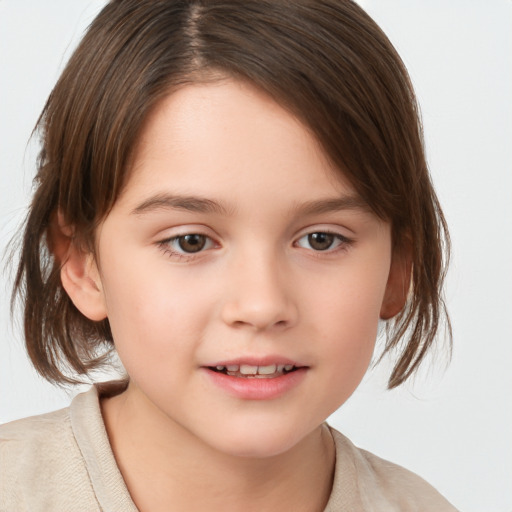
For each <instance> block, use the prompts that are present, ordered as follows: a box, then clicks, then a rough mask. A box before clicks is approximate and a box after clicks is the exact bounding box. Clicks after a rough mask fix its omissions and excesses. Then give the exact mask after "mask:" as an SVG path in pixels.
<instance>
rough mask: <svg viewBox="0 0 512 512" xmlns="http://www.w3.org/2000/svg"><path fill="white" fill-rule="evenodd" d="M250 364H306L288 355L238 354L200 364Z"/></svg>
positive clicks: (298, 366)
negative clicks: (229, 357)
mask: <svg viewBox="0 0 512 512" xmlns="http://www.w3.org/2000/svg"><path fill="white" fill-rule="evenodd" d="M243 364H246V365H250V366H270V365H272V364H275V365H293V366H295V367H296V368H303V367H305V366H307V365H305V364H302V363H299V362H298V361H295V360H293V359H290V358H288V357H283V356H278V355H276V356H273V355H269V356H265V357H255V356H246V357H244V356H240V357H236V358H233V359H221V360H219V361H215V362H213V363H211V364H210V363H208V364H205V365H202V366H203V367H213V368H215V367H216V366H235V365H238V366H240V365H243Z"/></svg>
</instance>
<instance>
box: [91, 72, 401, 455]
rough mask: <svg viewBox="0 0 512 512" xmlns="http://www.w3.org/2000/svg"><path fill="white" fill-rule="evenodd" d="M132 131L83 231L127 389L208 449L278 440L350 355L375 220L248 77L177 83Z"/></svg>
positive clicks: (368, 329) (319, 410)
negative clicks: (110, 198) (104, 203)
mask: <svg viewBox="0 0 512 512" xmlns="http://www.w3.org/2000/svg"><path fill="white" fill-rule="evenodd" d="M139 142H140V143H139V145H138V147H137V151H136V154H135V157H134V162H133V168H132V169H131V173H130V177H129V180H128V182H127V184H126V187H125V188H124V191H123V192H122V194H121V196H120V198H119V199H118V201H117V202H116V204H115V206H114V208H113V209H112V211H111V212H110V214H109V215H108V216H107V218H106V219H105V221H104V222H103V224H102V225H101V227H100V228H99V230H98V235H97V246H98V259H97V265H98V289H99V293H100V294H101V304H102V305H101V307H102V308H104V315H106V316H108V319H109V322H110V325H111V329H112V333H113V337H114V341H115V345H116V348H117V351H118V353H119V356H120V359H121V361H122V362H123V364H124V366H125V368H126V370H127V372H128V374H129V375H130V378H131V383H130V387H129V389H128V391H127V393H132V395H133V397H134V399H135V400H139V402H140V405H141V407H143V408H144V410H145V411H146V412H147V411H153V412H154V414H155V417H156V416H157V415H158V417H159V418H160V419H161V420H162V421H164V422H168V424H169V426H171V425H172V426H173V428H178V429H181V430H182V431H183V432H187V433H188V434H191V435H193V436H195V437H196V438H197V439H199V440H200V441H201V442H204V443H206V444H207V445H209V446H211V447H213V448H215V449H218V450H221V451H222V452H225V453H229V454H234V455H243V456H257V457H265V456H271V455H276V454H279V453H282V452H284V451H286V450H288V449H290V448H291V447H293V446H294V445H296V444H297V443H299V442H300V441H301V440H302V439H304V438H305V437H306V436H308V435H309V434H311V433H312V432H314V431H315V430H316V429H318V427H319V425H320V424H321V423H322V422H323V421H324V420H325V419H326V418H327V417H328V416H329V415H330V414H331V413H332V412H334V411H335V410H336V409H337V408H338V407H339V406H340V405H341V404H343V403H344V402H345V401H346V400H347V398H348V397H349V396H350V395H351V393H352V392H353V391H354V389H355V388H356V387H357V385H358V384H359V382H360V381H361V379H362V377H363V375H364V373H365V371H366V369H367V366H368V364H369V361H370V359H371V356H372V352H373V348H374V342H375V338H376V332H377V323H378V319H379V316H380V314H381V311H382V308H383V303H385V301H386V296H387V294H388V293H389V290H388V288H389V285H388V286H387V283H388V278H389V275H390V268H392V264H391V263H392V262H391V237H390V228H389V226H388V225H387V224H386V223H384V222H382V221H380V220H378V219H377V218H376V217H375V216H374V215H373V214H372V213H371V212H370V211H369V209H368V208H367V207H365V204H364V203H363V202H362V201H361V200H360V198H359V197H358V196H357V195H356V194H355V192H354V190H353V189H352V188H351V187H350V186H349V185H348V184H347V183H346V182H345V181H344V180H343V178H342V176H341V175H340V173H339V172H335V171H334V170H333V169H332V168H331V166H330V165H329V163H328V161H327V160H326V158H325V157H324V155H323V153H322V151H321V150H320V148H319V146H318V144H317V143H316V141H315V139H314V138H313V137H312V136H311V135H310V133H309V132H308V130H307V129H306V128H305V127H304V126H303V125H302V124H301V123H300V122H299V121H297V120H296V119H295V118H294V117H293V116H292V115H290V114H289V113H288V112H287V111H285V110H283V108H281V107H280V106H279V105H277V104H276V103H275V102H273V101H272V100H271V99H269V98H268V97H267V96H265V95H263V94H262V93H261V92H258V91H257V90H255V89H253V88H252V87H251V86H248V85H244V84H242V83H239V82H235V81H230V80H225V81H222V82H218V83H215V84H207V85H193V86H187V87H185V88H183V89H181V90H179V91H178V92H175V93H173V94H172V95H170V96H169V97H167V98H166V99H165V100H163V101H162V102H161V103H160V104H159V105H158V107H157V108H156V109H155V110H154V112H153V113H152V115H151V116H150V117H149V119H148V120H147V123H146V124H145V126H144V129H143V132H142V134H141V137H140V141H139ZM141 410H142V409H141Z"/></svg>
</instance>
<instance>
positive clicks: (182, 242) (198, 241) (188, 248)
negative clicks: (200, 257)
mask: <svg viewBox="0 0 512 512" xmlns="http://www.w3.org/2000/svg"><path fill="white" fill-rule="evenodd" d="M206 240H207V238H206V237H205V236H204V235H195V234H193V235H184V236H179V237H177V242H178V246H179V248H180V249H181V250H182V251H183V252H188V253H193V252H199V251H201V250H202V249H204V246H205V245H206Z"/></svg>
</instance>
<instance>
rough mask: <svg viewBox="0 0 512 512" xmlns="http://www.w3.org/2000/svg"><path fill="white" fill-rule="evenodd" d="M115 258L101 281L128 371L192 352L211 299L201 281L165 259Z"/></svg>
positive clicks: (119, 349)
mask: <svg viewBox="0 0 512 512" xmlns="http://www.w3.org/2000/svg"><path fill="white" fill-rule="evenodd" d="M113 263H114V264H109V265H108V268H105V269H104V275H105V276H107V277H106V278H104V279H103V280H102V282H103V287H104V293H105V300H106V304H107V311H108V318H109V322H110V326H111V329H112V334H113V337H114V343H115V346H116V349H117V352H118V354H119V357H120V359H121V361H122V362H123V364H124V366H125V368H126V370H127V371H128V373H129V374H130V375H131V374H132V373H131V372H132V371H134V370H135V371H136V369H137V367H139V366H146V367H148V366H149V365H151V367H155V368H156V367H159V366H161V365H163V364H168V363H169V361H172V360H177V359H179V358H180V356H184V355H185V354H186V353H191V352H192V351H193V349H194V347H195V345H196V344H197V343H198V342H199V340H200V339H201V333H202V331H203V329H204V328H205V325H206V323H207V322H208V317H209V314H210V313H211V309H212V302H213V303H214V301H215V297H214V296H213V297H212V294H211V293H205V289H204V288H205V287H204V282H203V283H201V280H198V279H195V278H192V277H193V276H190V275H187V273H183V272H178V273H173V272H172V271H171V267H170V266H169V265H166V264H164V265H147V264H143V262H140V264H138V262H137V260H136V259H135V258H132V259H131V260H130V263H129V264H126V263H122V262H115V261H113ZM116 263H117V264H116Z"/></svg>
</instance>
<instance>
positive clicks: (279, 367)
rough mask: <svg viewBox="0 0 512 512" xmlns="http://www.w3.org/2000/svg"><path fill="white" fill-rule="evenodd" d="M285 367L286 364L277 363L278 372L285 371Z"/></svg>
mask: <svg viewBox="0 0 512 512" xmlns="http://www.w3.org/2000/svg"><path fill="white" fill-rule="evenodd" d="M283 369H284V364H278V365H277V372H278V373H281V372H282V371H283Z"/></svg>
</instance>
